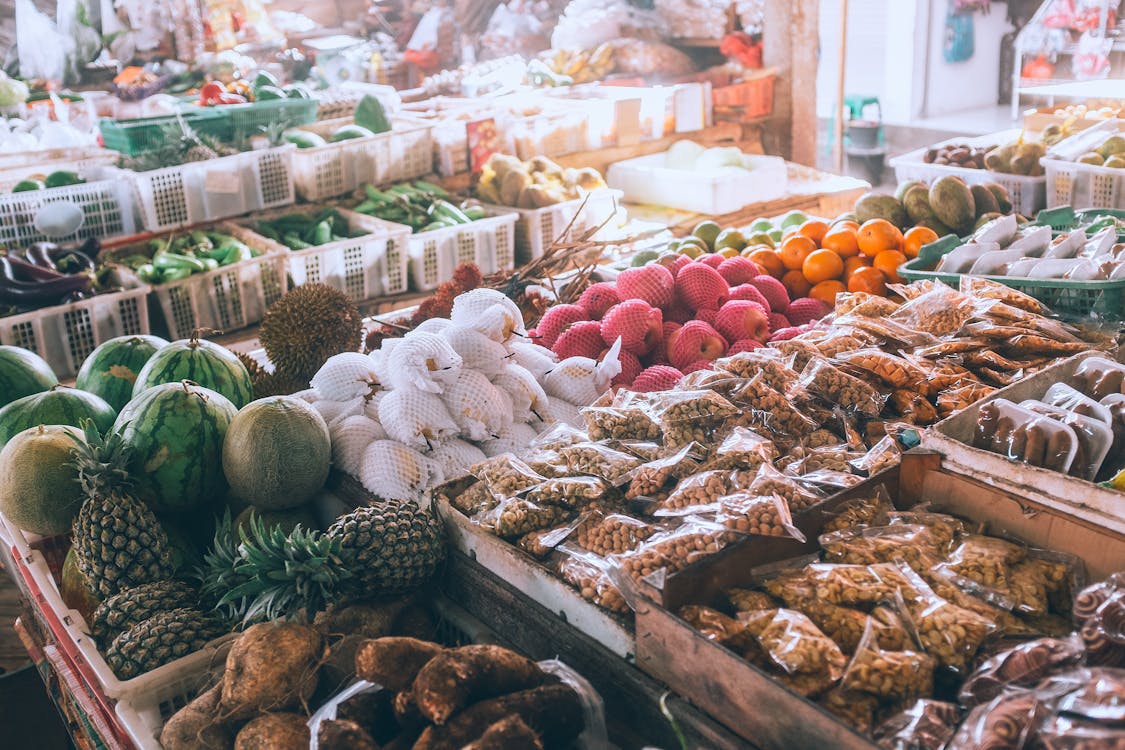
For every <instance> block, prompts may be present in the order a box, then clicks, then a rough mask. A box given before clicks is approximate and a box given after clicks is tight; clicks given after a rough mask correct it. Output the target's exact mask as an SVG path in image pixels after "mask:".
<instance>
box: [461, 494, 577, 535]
mask: <svg viewBox="0 0 1125 750" xmlns="http://www.w3.org/2000/svg"><path fill="white" fill-rule="evenodd" d="M571 515H572V512H571V511H569V510H567V509H566V508H560V507H558V506H557V505H542V506H540V505H536V504H535V503H532V502H528V501H527V500H524V499H522V498H518V497H510V498H505V499H503V500H501V501H500V503H499V505H497V506H496V507H495V508H492V509H491V510H487V511H484V512H483V513H478V514H477V515H475V516H473V518H472V520H473V523H476V524H478V525H480V526H481V527H482V528H485V529H488V530H490V531H491V532H492V533H493V534H495V535H496V536H498V537H500V538H501V539H515V538H517V537H521V536H523V535H524V534H530V533H531V532H533V531H539V530H541V529H549V528H552V527H554V526H557V525H559V524H560V523H562V522H563V521H566V520H567V519H569V518H570V516H571Z"/></svg>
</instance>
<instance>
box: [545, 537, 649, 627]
mask: <svg viewBox="0 0 1125 750" xmlns="http://www.w3.org/2000/svg"><path fill="white" fill-rule="evenodd" d="M558 551H559V552H561V553H562V557H561V559H560V560H559V563H558V573H559V577H560V578H562V579H563V580H564V581H566V582H567V583H569V584H570V585H571V586H573V587H575V588H576V589H578V593H579V594H581V595H582V598H583V599H585V600H587V601H589V602H593V603H594V604H596V605H598V606H599V607H601V608H602V609H607V610H609V611H610V612H614V613H617V614H622V615H625V614H629V612H630V611H631V610H630V608H629V604H628V603H627V602H626V600H625V597H624V595H623V594H622V593H621V589H619V588H618V587H617V584H615V583H614V582H613V580H612V579H611V578H610V575H609V572H608V571H609V568H610V565H609V563H608V562H607V561H606V559H605V558H602V557H599V556H597V555H593V554H591V553H589V552H586V551H584V550H577V549H573V548H571V547H570V546H569V545H566V544H564V545H562V546H560V547H559V548H558Z"/></svg>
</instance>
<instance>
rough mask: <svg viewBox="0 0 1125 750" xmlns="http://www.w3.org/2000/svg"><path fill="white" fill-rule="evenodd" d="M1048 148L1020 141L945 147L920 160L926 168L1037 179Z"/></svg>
mask: <svg viewBox="0 0 1125 750" xmlns="http://www.w3.org/2000/svg"><path fill="white" fill-rule="evenodd" d="M1060 134H1061V131H1060ZM1045 135H1046V134H1045ZM1051 135H1052V137H1057V135H1058V134H1055V133H1053V132H1052V134H1051ZM1048 145H1049V144H1048V143H1046V142H1045V141H1030V140H1029V141H1025V140H1023V139H1022V138H1020V139H1017V140H1015V141H1012V142H1011V143H1006V144H1004V145H1002V146H987V147H981V146H974V145H972V144H970V143H947V144H945V145H942V146H938V147H935V148H930V149H926V153H925V154H924V155H923V157H922V160H923V161H924V162H925V163H927V164H939V165H948V166H951V167H964V168H966V169H987V170H988V171H990V172H1002V173H1004V174H1015V175H1022V176H1025V177H1039V176H1041V175H1042V174H1043V167H1042V166H1041V165H1040V164H1039V159H1041V158H1042V157H1043V156H1044V155H1045V154H1046V152H1047V146H1048Z"/></svg>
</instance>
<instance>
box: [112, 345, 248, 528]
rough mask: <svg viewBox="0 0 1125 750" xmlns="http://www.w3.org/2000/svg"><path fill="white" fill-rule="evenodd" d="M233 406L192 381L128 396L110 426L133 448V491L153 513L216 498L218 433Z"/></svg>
mask: <svg viewBox="0 0 1125 750" xmlns="http://www.w3.org/2000/svg"><path fill="white" fill-rule="evenodd" d="M157 354H159V352H158V353H157ZM149 364H151V362H150V363H149ZM145 369H148V365H145ZM138 382H139V381H138ZM237 411H238V410H237V409H235V407H234V404H232V403H231V402H230V399H228V398H227V397H226V396H223V395H222V394H220V393H216V392H215V391H212V390H210V389H208V388H203V387H201V386H197V385H192V384H191V383H164V384H162V385H156V386H153V387H151V388H149V389H147V390H145V391H143V392H142V393H141V394H140V395H138V396H136V397H135V398H134V399H133V400H132V401H130V402H129V403H128V405H126V407H125V408H124V409H122V410H121V414H119V415H118V416H117V421H116V422H115V423H114V425H113V429H114V431H115V432H117V433H118V434H119V435H121V440H122V442H124V443H125V445H127V446H129V447H130V448H132V453H133V455H132V458H131V460H130V463H129V473H130V474H131V475H132V477H133V479H134V481H135V482H136V489H135V492H136V495H137V497H139V498H142V499H143V500H145V502H147V503H148V504H149V507H151V508H152V509H153V510H154V511H156V512H158V513H181V512H186V511H192V510H198V509H201V508H203V507H204V506H206V505H208V504H209V503H211V502H212V501H218V500H221V499H222V496H223V495H224V493H225V492H226V489H227V480H226V477H224V476H223V438H224V437H225V436H226V433H227V427H229V426H230V421H231V420H232V419H234V415H235V414H236V413H237Z"/></svg>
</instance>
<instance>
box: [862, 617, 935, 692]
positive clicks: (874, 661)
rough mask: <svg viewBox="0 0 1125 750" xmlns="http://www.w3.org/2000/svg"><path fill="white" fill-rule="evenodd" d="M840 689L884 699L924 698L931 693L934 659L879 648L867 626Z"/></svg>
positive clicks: (907, 651)
mask: <svg viewBox="0 0 1125 750" xmlns="http://www.w3.org/2000/svg"><path fill="white" fill-rule="evenodd" d="M840 686H841V687H842V688H843V689H845V690H848V691H850V692H856V693H867V694H869V695H874V696H877V697H879V698H883V699H887V700H904V699H912V698H928V697H930V696H931V695H933V692H934V660H933V659H932V658H930V657H929V656H928V655H926V654H925V653H923V652H921V651H913V650H905V651H886V650H883V649H881V648H879V643H878V641H877V639H876V636H875V633H874V631H873V629H872V628H871V627H870V626H869V627H868V628H867V630H866V631H865V632H864V634H863V638H862V639H861V640H860V642H859V646H857V647H856V650H855V654H854V655H853V656H852V658H851V661H850V662H849V663H848V666H847V670H846V671H845V672H844V676H843V679H842V680H841V682H840Z"/></svg>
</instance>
